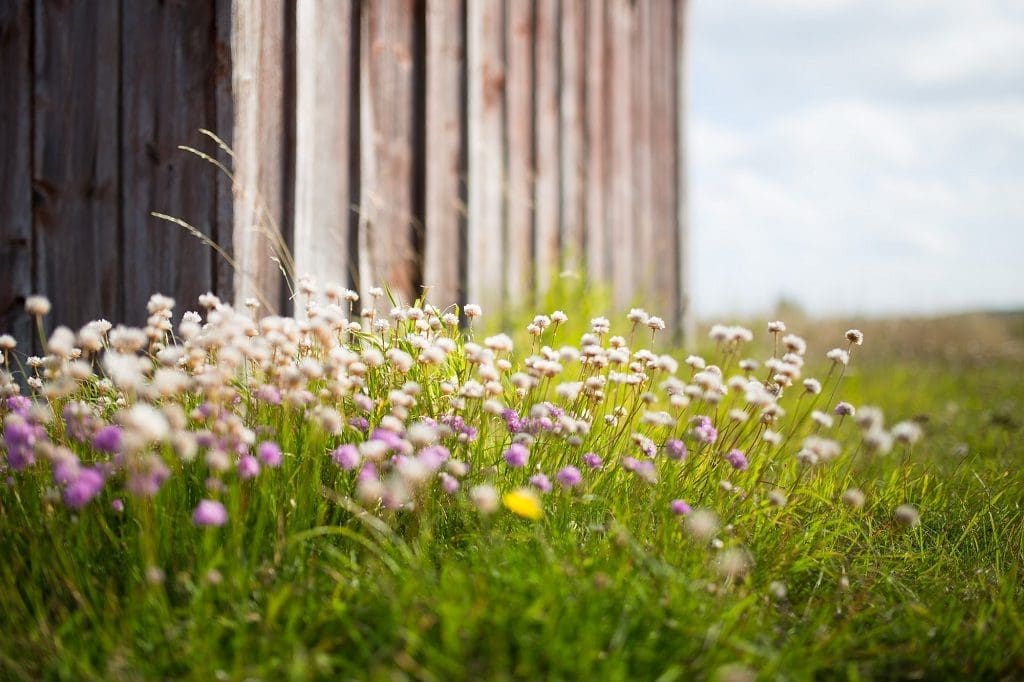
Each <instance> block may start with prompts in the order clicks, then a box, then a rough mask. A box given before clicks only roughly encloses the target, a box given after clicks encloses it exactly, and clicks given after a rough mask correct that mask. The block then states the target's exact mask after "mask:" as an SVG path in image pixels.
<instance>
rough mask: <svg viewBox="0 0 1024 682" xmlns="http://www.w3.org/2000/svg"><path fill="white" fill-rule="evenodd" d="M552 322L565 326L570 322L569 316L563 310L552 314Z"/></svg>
mask: <svg viewBox="0 0 1024 682" xmlns="http://www.w3.org/2000/svg"><path fill="white" fill-rule="evenodd" d="M551 321H552V322H553V323H555V324H564V323H566V322H568V321H569V316H568V315H566V314H565V313H564V312H563V311H561V310H556V311H555V312H553V313H551Z"/></svg>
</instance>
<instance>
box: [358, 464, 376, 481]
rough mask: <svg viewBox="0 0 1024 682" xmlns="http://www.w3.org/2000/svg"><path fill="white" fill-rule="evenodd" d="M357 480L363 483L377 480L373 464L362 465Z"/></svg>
mask: <svg viewBox="0 0 1024 682" xmlns="http://www.w3.org/2000/svg"><path fill="white" fill-rule="evenodd" d="M358 480H359V481H360V482H363V481H376V480H377V466H376V465H375V464H374V463H373V462H366V463H364V464H363V468H362V469H360V470H359V476H358Z"/></svg>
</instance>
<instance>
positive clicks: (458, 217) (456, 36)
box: [423, 0, 466, 305]
mask: <svg viewBox="0 0 1024 682" xmlns="http://www.w3.org/2000/svg"><path fill="white" fill-rule="evenodd" d="M465 11H466V6H465V2H463V1H462V0H427V6H426V14H427V36H426V37H427V90H426V116H427V121H426V177H424V178H423V181H424V183H425V193H426V199H425V208H426V215H425V216H424V231H425V235H424V236H425V244H424V247H425V251H424V259H423V284H424V286H425V287H427V288H428V292H429V293H428V295H429V298H430V300H432V301H433V302H434V303H435V304H436V305H448V304H450V303H455V302H457V301H460V300H463V298H462V297H463V295H464V294H463V292H464V289H463V285H462V271H463V268H464V267H465V248H466V245H465V221H466V206H465V198H464V189H465V175H466V165H465V152H466V146H465V140H464V137H463V136H464V135H465V120H464V104H465V97H466V90H465V81H464V78H465V68H466V46H465V39H464V35H465Z"/></svg>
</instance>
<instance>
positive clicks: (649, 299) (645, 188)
mask: <svg viewBox="0 0 1024 682" xmlns="http://www.w3.org/2000/svg"><path fill="white" fill-rule="evenodd" d="M657 1H658V0H643V1H642V2H638V3H636V4H635V5H634V6H633V8H632V24H631V26H630V40H629V44H630V46H631V58H632V68H631V75H630V78H629V83H630V91H631V95H630V97H629V108H630V114H629V120H630V123H631V126H632V129H631V130H630V132H629V145H630V151H631V161H632V173H633V174H632V183H631V185H630V203H631V204H632V217H633V220H632V223H633V252H632V256H633V259H632V273H633V274H632V280H633V287H634V294H635V295H636V296H637V298H638V299H640V300H642V301H643V302H644V305H646V306H649V307H650V308H651V310H652V312H654V313H655V314H657V315H660V316H668V315H669V311H668V306H669V304H670V303H671V298H670V297H666V296H665V292H663V291H661V290H660V289H659V288H658V287H657V285H656V283H655V281H656V277H657V274H658V269H659V266H660V263H659V259H658V252H659V248H658V245H657V243H656V242H655V225H654V211H653V208H654V207H653V204H652V196H653V195H652V192H651V179H652V178H651V172H652V168H651V163H652V160H651V159H652V154H653V141H652V139H651V126H652V120H651V96H652V92H651V64H652V59H653V58H652V54H651V52H652V50H653V48H654V46H653V45H652V43H651V25H650V16H651V5H652V4H653V3H655V2H657Z"/></svg>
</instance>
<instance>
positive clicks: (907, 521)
mask: <svg viewBox="0 0 1024 682" xmlns="http://www.w3.org/2000/svg"><path fill="white" fill-rule="evenodd" d="M893 518H895V519H896V523H898V524H900V525H901V526H905V527H907V528H913V527H914V526H916V525H918V524H919V523H921V514H920V512H918V511H917V509H916V508H915V507H914V506H913V505H910V504H901V505H900V506H898V507H896V512H895V513H894V514H893Z"/></svg>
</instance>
